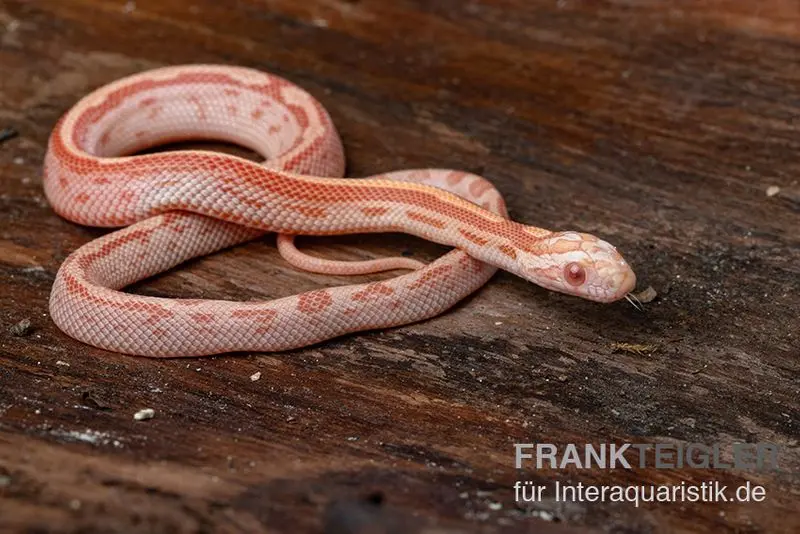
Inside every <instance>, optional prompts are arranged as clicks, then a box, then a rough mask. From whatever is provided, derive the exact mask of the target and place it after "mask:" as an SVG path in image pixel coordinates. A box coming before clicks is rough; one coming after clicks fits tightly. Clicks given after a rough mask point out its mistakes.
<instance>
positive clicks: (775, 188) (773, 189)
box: [767, 185, 781, 197]
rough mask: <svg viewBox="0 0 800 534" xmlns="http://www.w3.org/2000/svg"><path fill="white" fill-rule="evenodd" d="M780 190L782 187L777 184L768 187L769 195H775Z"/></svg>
mask: <svg viewBox="0 0 800 534" xmlns="http://www.w3.org/2000/svg"><path fill="white" fill-rule="evenodd" d="M780 192H781V188H780V187H778V186H777V185H771V186H769V187H768V188H767V196H768V197H774V196H775V195H777V194H778V193H780Z"/></svg>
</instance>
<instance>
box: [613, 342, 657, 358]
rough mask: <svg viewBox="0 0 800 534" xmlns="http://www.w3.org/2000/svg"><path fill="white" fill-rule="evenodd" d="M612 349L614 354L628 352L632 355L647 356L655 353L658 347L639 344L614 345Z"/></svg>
mask: <svg viewBox="0 0 800 534" xmlns="http://www.w3.org/2000/svg"><path fill="white" fill-rule="evenodd" d="M611 348H612V349H614V352H628V353H630V354H636V355H637V356H645V355H646V354H650V353H652V352H655V350H656V348H658V347H656V346H655V345H643V344H639V343H612V344H611Z"/></svg>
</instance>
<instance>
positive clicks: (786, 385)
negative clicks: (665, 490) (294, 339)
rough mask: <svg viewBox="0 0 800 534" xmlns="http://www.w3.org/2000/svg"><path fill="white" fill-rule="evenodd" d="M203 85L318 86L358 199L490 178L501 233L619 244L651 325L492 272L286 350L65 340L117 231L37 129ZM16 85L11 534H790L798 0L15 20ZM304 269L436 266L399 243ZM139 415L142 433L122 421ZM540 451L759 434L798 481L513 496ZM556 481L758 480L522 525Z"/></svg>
mask: <svg viewBox="0 0 800 534" xmlns="http://www.w3.org/2000/svg"><path fill="white" fill-rule="evenodd" d="M198 62H210V63H228V64H236V65H244V66H250V67H254V68H258V69H263V70H268V71H270V72H275V73H278V74H280V75H283V76H285V77H287V78H289V79H291V80H292V81H294V82H296V83H298V84H300V85H302V86H303V87H305V88H306V89H308V90H309V91H310V92H311V93H313V94H314V95H315V96H316V97H318V98H319V99H320V100H321V101H322V102H323V103H324V105H325V106H326V107H327V108H328V110H329V111H330V113H331V114H332V116H333V118H334V120H335V122H336V124H337V126H338V128H339V129H340V132H341V134H342V137H343V139H344V143H345V145H346V148H347V151H348V169H349V174H350V175H352V176H363V175H369V174H373V173H378V172H383V171H387V170H393V169H400V168H408V167H428V166H435V167H451V168H459V169H466V170H470V171H473V172H479V173H481V174H483V175H485V176H486V177H488V178H489V179H491V180H492V181H493V182H495V183H496V184H497V185H498V187H499V188H500V190H501V191H502V192H503V193H504V195H505V196H506V198H507V199H508V204H509V207H510V210H511V213H512V216H513V217H514V218H515V219H517V220H520V221H524V222H528V223H531V224H536V225H541V226H544V227H547V228H553V229H579V230H583V231H587V232H591V233H595V234H598V235H600V236H602V237H603V238H605V239H607V240H609V241H611V242H613V243H615V244H616V245H617V246H618V247H619V248H620V250H621V251H622V252H623V253H624V254H625V256H626V257H627V259H628V260H629V261H630V263H631V264H632V265H633V266H634V268H635V269H636V271H637V274H638V276H639V283H640V287H641V288H644V287H646V286H648V285H651V286H653V287H654V288H655V289H656V290H657V292H658V294H659V296H658V298H657V300H655V301H654V302H652V303H650V304H648V305H647V311H646V313H638V312H636V310H634V309H633V308H631V307H629V306H627V305H625V304H615V305H607V306H604V305H598V304H593V303H589V302H584V301H581V300H578V299H574V298H570V297H565V296H560V295H556V294H553V293H549V292H547V291H544V290H542V289H539V288H537V287H534V286H532V285H529V284H526V283H525V282H524V281H522V280H520V279H517V278H514V277H513V276H511V275H507V274H499V275H498V276H496V277H495V278H494V279H493V280H492V281H491V282H490V283H489V284H488V286H487V287H485V288H484V289H483V290H482V291H480V292H479V293H478V294H476V295H475V296H474V297H473V298H470V299H468V300H467V301H466V302H464V303H463V304H462V305H460V306H459V307H457V308H456V309H455V310H453V311H451V312H450V313H448V314H446V315H444V316H442V317H439V318H436V319H434V320H431V321H427V322H425V323H422V324H417V325H412V326H407V327H403V328H397V329H393V330H389V331H383V332H374V333H365V334H359V335H352V336H347V337H344V338H341V339H338V340H334V341H331V342H327V343H323V344H321V345H319V346H315V347H311V348H308V349H305V350H296V351H290V352H286V353H280V354H271V355H267V354H246V355H235V356H230V357H217V358H208V359H191V360H167V361H156V360H148V359H142V358H132V357H126V356H120V355H117V354H111V353H107V352H103V351H101V350H96V349H93V348H91V347H87V346H84V345H82V344H80V343H78V342H75V341H73V340H72V339H70V338H68V337H66V336H65V335H63V334H62V333H61V332H60V331H59V330H58V329H57V328H56V327H55V326H54V325H53V323H52V322H51V321H50V319H49V317H48V315H47V299H48V295H49V290H50V286H51V284H52V281H53V278H54V275H55V273H56V271H57V269H58V266H59V265H60V264H61V262H62V261H63V260H64V258H65V257H66V256H67V254H69V252H70V251H72V250H74V249H75V248H77V247H78V246H80V245H81V244H83V243H85V242H87V241H88V240H90V239H92V238H93V237H95V236H98V235H100V234H102V232H103V231H101V230H97V229H90V228H82V227H79V226H77V225H75V224H72V223H70V222H68V221H65V220H62V219H60V218H59V217H58V216H56V215H55V214H54V213H53V211H52V210H51V209H50V208H49V207H48V205H47V202H46V201H45V199H44V196H43V192H42V187H41V162H42V158H43V155H44V151H45V143H46V140H47V136H48V132H49V131H50V129H51V128H52V127H53V125H54V123H55V121H56V120H57V119H58V117H59V116H60V115H61V114H62V113H64V112H65V111H66V110H67V109H68V108H69V107H70V106H71V105H72V104H74V103H75V101H76V100H77V99H78V98H79V97H81V96H82V95H84V94H85V93H87V92H88V91H90V90H92V89H94V88H96V87H99V86H100V85H102V84H105V83H108V82H110V81H112V80H114V79H116V78H119V77H121V76H123V75H126V74H130V73H133V72H137V71H140V70H143V69H146V68H150V67H156V66H161V65H168V64H181V63H198ZM0 73H1V74H2V75H0V130H5V129H9V131H15V132H18V133H19V135H18V136H17V137H15V138H7V139H4V140H3V143H2V145H0V192H1V193H2V194H1V195H0V277H2V282H0V300H1V301H2V303H3V306H2V309H0V530H4V531H20V532H212V531H218V532H276V531H287V532H318V531H322V530H325V531H328V532H367V527H366V526H365V525H367V524H373V526H374V525H378V526H377V527H374V528H378V530H369V532H423V531H424V532H461V531H480V532H520V531H526V532H534V531H536V532H797V531H798V530H800V517H799V516H798V514H797V510H798V509H800V479H799V478H798V468H800V452H799V451H798V438H800V409H798V398H800V385H799V384H800V365H799V364H798V362H800V359H798V357H800V340H798V335H800V334H798V326H800V321H799V320H798V317H799V316H800V300H799V299H798V274H799V273H800V267H799V266H800V185H798V176H800V132H798V124H800V122H799V121H800V119H798V114H799V113H800V6H799V5H798V3H797V2H796V1H795V0H763V1H761V2H742V1H739V0H673V1H669V2H656V1H633V0H630V1H625V0H606V1H596V2H589V1H578V0H559V1H558V2H556V1H555V0H547V1H544V0H542V1H539V0H536V1H534V0H496V1H488V0H484V1H477V0H474V1H473V0H471V1H468V2H465V1H461V0H438V1H430V2H429V1H424V0H418V1H411V0H399V1H392V2H388V1H384V0H315V1H304V2H298V1H295V0H272V1H264V2H256V1H254V0H249V1H244V0H243V1H238V2H214V1H212V0H194V1H192V2H188V1H185V2H184V1H178V0H159V1H144V0H137V1H136V2H128V3H127V4H126V3H125V2H124V1H114V2H112V1H100V0H69V1H37V2H29V1H23V0H0ZM771 186H777V187H779V188H780V190H779V192H778V193H777V194H775V195H774V196H768V195H767V194H766V191H767V189H768V188H769V187H771ZM304 243H305V246H306V247H308V248H309V249H310V250H312V251H314V252H318V253H321V254H327V255H330V256H336V257H341V258H363V257H377V256H382V255H387V254H396V253H398V252H405V253H407V254H413V255H414V257H419V258H425V259H428V258H433V257H434V256H435V255H436V254H437V253H440V252H441V249H440V248H439V247H438V246H435V245H431V244H429V243H425V242H422V241H420V240H417V239H413V238H410V237H406V236H399V235H392V236H369V237H364V236H350V237H343V238H330V239H328V238H326V239H320V238H317V239H314V238H308V239H305V240H304ZM349 281H350V280H349V279H344V278H337V277H326V276H317V275H310V274H306V273H299V272H296V271H295V270H294V269H292V268H290V267H289V266H287V264H286V263H284V262H283V261H282V260H281V259H280V258H279V257H278V256H277V254H276V251H275V249H274V243H273V240H272V239H264V240H261V241H259V242H255V243H251V244H249V245H246V246H243V247H239V248H237V249H235V250H231V251H227V252H224V253H221V254H218V255H216V256H214V257H210V258H204V259H201V260H198V261H195V262H192V263H190V264H189V265H187V266H185V267H184V268H180V269H177V270H175V271H174V272H171V273H168V274H166V275H164V276H160V277H158V278H156V279H154V280H151V281H147V282H146V283H142V284H140V285H138V286H136V287H135V288H134V289H133V290H134V291H137V292H141V293H146V294H152V295H171V296H195V297H206V298H226V299H250V298H255V297H263V298H272V297H276V296H282V295H289V294H292V293H296V292H298V291H300V290H305V289H310V288H314V287H319V286H326V285H336V284H341V283H346V282H349ZM22 321H30V325H29V326H27V327H26V325H25V323H22V324H21V322H22ZM15 325H17V326H16V328H13V327H14V326H15ZM12 329H13V332H12ZM620 343H628V344H638V345H646V346H650V347H651V348H650V349H649V350H647V351H645V352H644V353H642V354H636V353H634V352H630V351H626V350H624V348H623V350H620V349H619V347H620V345H619V344H620ZM623 347H624V345H623ZM256 372H260V373H261V378H260V380H258V381H251V379H250V376H251V375H253V374H254V373H256ZM144 407H152V408H154V409H155V410H156V416H155V418H154V419H152V420H149V421H144V422H135V421H134V420H133V418H132V415H133V413H134V412H135V411H137V410H139V409H141V408H144ZM533 441H536V442H557V443H570V442H574V443H585V442H592V443H602V442H609V441H616V442H653V441H670V442H679V443H685V442H702V443H717V442H723V443H732V442H735V441H747V442H756V441H769V442H773V443H777V444H779V445H781V446H782V447H783V451H782V456H781V464H782V465H781V467H782V471H781V472H777V473H776V472H753V471H709V470H692V469H683V470H665V471H662V470H659V471H656V470H652V469H645V470H632V471H628V470H624V469H616V470H589V471H575V470H573V471H569V472H553V471H547V472H537V471H535V470H528V471H523V472H517V471H516V470H515V469H514V467H513V448H512V444H513V443H514V442H533ZM556 479H559V480H572V481H583V482H586V483H606V484H614V483H616V484H636V483H640V484H644V483H664V484H669V483H679V482H680V481H684V480H685V481H687V482H701V481H703V480H718V481H720V482H721V483H723V484H729V485H732V486H734V485H738V484H742V483H744V482H746V481H751V482H753V483H759V484H763V485H764V486H765V487H766V489H767V499H766V501H765V502H763V503H750V504H741V503H727V504H721V505H720V504H708V503H685V504H681V503H675V504H651V505H645V506H641V507H639V508H636V507H634V506H632V505H629V504H608V503H606V504H586V503H584V504H581V503H576V504H569V505H564V504H558V503H554V502H553V501H546V502H543V503H540V504H538V505H535V506H531V507H523V506H517V505H516V504H515V503H514V498H513V490H512V485H513V484H514V482H515V481H516V480H533V481H537V482H540V483H545V482H551V481H553V480H556ZM542 512H545V513H544V514H543V513H542ZM548 514H549V515H548ZM543 516H544V517H545V518H549V519H552V520H551V521H545V520H544V519H543V518H542V517H543Z"/></svg>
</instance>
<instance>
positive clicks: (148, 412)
mask: <svg viewBox="0 0 800 534" xmlns="http://www.w3.org/2000/svg"><path fill="white" fill-rule="evenodd" d="M155 416H156V411H155V410H154V409H152V408H145V409H143V410H139V411H138V412H136V413H135V414H133V419H134V420H136V421H146V420H147V419H152V418H153V417H155Z"/></svg>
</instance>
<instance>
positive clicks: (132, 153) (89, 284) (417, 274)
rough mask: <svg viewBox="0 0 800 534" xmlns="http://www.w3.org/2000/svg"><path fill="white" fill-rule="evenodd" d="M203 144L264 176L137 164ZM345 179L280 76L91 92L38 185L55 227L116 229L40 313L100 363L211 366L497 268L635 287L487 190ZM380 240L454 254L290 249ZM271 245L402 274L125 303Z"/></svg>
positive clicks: (469, 180)
mask: <svg viewBox="0 0 800 534" xmlns="http://www.w3.org/2000/svg"><path fill="white" fill-rule="evenodd" d="M376 135H381V133H380V132H376ZM200 140H205V141H208V140H214V141H220V142H226V143H232V144H235V145H239V146H242V147H244V148H247V149H250V150H252V151H254V152H255V153H257V154H258V155H259V156H260V157H262V158H263V161H253V160H251V159H247V158H244V157H238V156H236V155H233V154H227V153H222V152H216V151H210V150H172V151H161V152H159V151H152V150H151V151H148V150H147V149H149V148H152V147H155V146H159V145H165V144H169V143H175V142H184V141H200ZM344 174H345V154H344V148H343V144H342V141H341V138H340V136H339V133H338V132H337V130H336V128H335V126H334V124H333V121H332V119H331V117H330V115H329V114H328V112H327V111H326V109H325V108H324V107H323V106H322V104H321V103H320V102H319V101H318V100H317V99H315V98H314V97H313V96H312V95H311V94H310V93H308V92H307V91H305V90H304V89H302V88H300V87H299V86H297V85H295V84H294V83H292V82H290V81H288V80H286V79H284V78H282V77H280V76H277V75H274V74H270V73H266V72H263V71H259V70H255V69H251V68H246V67H235V66H229V65H204V64H197V65H181V66H167V67H161V68H156V69H152V70H146V71H143V72H139V73H136V74H133V75H130V76H127V77H124V78H121V79H118V80H116V81H113V82H111V83H109V84H107V85H104V86H102V87H100V88H98V89H96V90H94V91H92V92H90V93H89V94H87V95H86V96H84V97H83V98H81V99H80V100H79V101H78V102H77V103H76V104H75V105H74V106H73V107H72V108H70V109H69V110H68V111H67V112H66V113H65V114H64V115H63V116H62V117H61V118H60V119H59V120H58V122H57V123H56V125H55V127H54V129H53V131H52V133H51V134H50V137H49V140H48V145H47V151H46V154H45V157H44V167H43V185H44V191H45V194H46V197H47V199H48V201H49V202H50V204H51V205H52V207H53V209H54V211H55V212H56V213H57V214H58V215H60V216H61V217H63V218H65V219H67V220H69V221H72V222H74V223H77V224H80V225H85V226H97V227H106V228H113V229H114V230H112V231H110V232H108V233H106V234H104V235H102V236H101V237H99V238H97V239H95V240H93V241H90V242H88V243H87V244H85V245H83V246H80V247H79V248H78V249H76V250H75V251H74V252H72V253H71V254H69V255H68V257H67V258H66V259H65V260H64V261H63V263H62V264H61V266H60V268H59V270H58V272H57V274H56V277H55V280H54V283H53V287H52V291H51V294H50V300H49V309H50V316H51V318H52V320H53V322H54V323H55V324H56V325H57V326H58V328H60V329H61V330H62V331H63V332H64V333H66V334H67V335H68V336H70V337H72V338H74V339H76V340H79V341H81V342H83V343H86V344H88V345H92V346H95V347H98V348H101V349H105V350H108V351H112V352H118V353H124V354H131V355H138V356H149V357H181V356H206V355H213V354H223V353H231V352H273V351H286V350H290V349H296V348H301V347H306V346H309V345H314V344H317V343H320V342H323V341H326V340H329V339H332V338H335V337H338V336H342V335H344V334H348V333H353V332H359V331H366V330H376V329H386V328H391V327H395V326H400V325H406V324H410V323H415V322H419V321H422V320H425V319H429V318H432V317H434V316H437V315H439V314H442V313H444V312H445V311H447V310H448V309H450V308H452V307H453V306H454V305H455V304H456V303H457V302H459V301H461V300H462V299H464V298H465V297H466V296H468V295H470V294H471V293H473V292H475V291H477V290H478V289H479V288H480V287H482V286H483V285H484V284H486V283H487V282H488V281H489V279H490V278H491V277H492V276H493V275H494V274H495V272H496V271H497V270H498V269H503V270H505V271H508V272H510V273H512V274H514V275H517V276H519V277H521V278H523V279H525V280H528V281H530V282H533V283H535V284H537V285H539V286H542V287H544V288H546V289H550V290H553V291H557V292H561V293H566V294H569V295H574V296H578V297H582V298H585V299H589V300H592V301H596V302H601V303H608V302H613V301H616V300H619V299H621V298H623V297H628V295H629V294H630V293H631V291H632V289H633V288H634V287H635V284H636V276H635V274H634V273H633V270H632V269H631V267H630V266H629V265H628V264H627V263H626V261H625V260H624V259H623V257H622V256H621V255H620V253H619V252H618V251H617V249H616V248H615V247H614V246H613V245H611V244H609V243H607V242H606V241H603V240H601V239H599V238H598V237H595V236H593V235H590V234H587V233H582V232H577V231H551V230H546V229H543V228H539V227H536V226H531V225H526V224H523V223H520V222H516V221H513V220H511V219H510V218H509V216H508V212H507V209H506V204H505V202H504V200H503V198H502V196H501V195H500V193H499V192H498V190H497V189H496V188H495V187H494V186H493V185H492V184H491V183H490V182H489V181H488V180H487V179H485V178H484V177H482V176H479V175H476V174H472V173H469V172H465V171H458V170H452V169H443V168H427V169H426V168H421V169H409V170H401V171H388V172H385V173H382V174H376V175H373V176H369V177H365V178H357V179H355V178H344ZM382 232H401V233H406V234H410V235H413V236H417V237H419V238H422V239H426V240H430V241H433V242H436V243H439V244H441V245H445V246H448V247H452V250H450V251H449V252H447V253H445V254H444V255H443V256H441V257H439V258H438V259H436V260H434V261H432V262H431V263H429V264H425V263H422V262H420V261H419V260H417V259H414V258H411V257H404V256H399V257H397V258H376V259H371V260H364V261H340V260H332V259H326V258H321V257H316V256H312V255H311V254H308V253H305V252H303V251H301V250H299V249H298V248H297V246H296V245H295V242H294V240H295V237H296V236H325V235H342V234H367V233H382ZM268 233H274V234H277V245H278V250H279V251H280V254H281V256H282V257H283V258H284V259H285V261H287V262H288V263H289V264H290V265H292V266H294V267H296V268H298V269H303V270H306V271H311V272H318V273H327V274H341V275H352V274H368V273H374V272H380V271H399V272H398V273H396V274H397V276H395V277H394V278H389V279H384V280H379V281H372V282H366V283H361V284H352V285H345V286H339V287H323V288H319V289H314V290H311V291H306V292H303V293H299V294H296V295H292V296H288V297H283V298H276V299H272V300H262V299H252V300H246V301H233V300H213V299H202V298H164V297H160V296H150V295H139V294H133V293H128V292H125V291H123V290H124V288H125V287H126V286H129V285H131V284H133V283H135V282H137V281H140V280H143V279H146V278H149V277H152V276H154V275H157V274H158V273H162V272H164V271H167V270H170V269H173V268H175V267H176V266H178V265H180V264H182V263H184V262H186V261H187V260H189V259H192V258H196V257H200V256H205V255H208V254H212V253H214V252H217V251H220V250H223V249H226V248H229V247H232V246H234V245H237V244H241V243H244V242H247V241H250V240H254V239H257V238H259V237H260V236H263V235H265V234H268Z"/></svg>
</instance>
